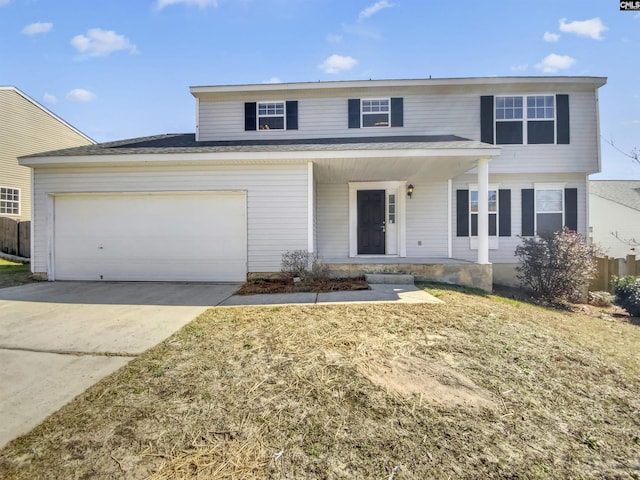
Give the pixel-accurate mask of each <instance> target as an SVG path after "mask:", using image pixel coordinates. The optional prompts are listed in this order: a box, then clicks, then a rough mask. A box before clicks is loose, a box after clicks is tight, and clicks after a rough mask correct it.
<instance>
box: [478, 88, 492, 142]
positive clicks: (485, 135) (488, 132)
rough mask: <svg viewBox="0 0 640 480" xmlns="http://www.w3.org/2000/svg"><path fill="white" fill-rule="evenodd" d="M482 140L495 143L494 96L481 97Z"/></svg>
mask: <svg viewBox="0 0 640 480" xmlns="http://www.w3.org/2000/svg"><path fill="white" fill-rule="evenodd" d="M480 141H481V142H484V143H491V144H493V96H492V95H484V96H482V97H480Z"/></svg>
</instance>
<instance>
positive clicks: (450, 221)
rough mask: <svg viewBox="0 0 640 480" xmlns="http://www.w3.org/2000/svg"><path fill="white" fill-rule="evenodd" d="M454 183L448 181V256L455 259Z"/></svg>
mask: <svg viewBox="0 0 640 480" xmlns="http://www.w3.org/2000/svg"><path fill="white" fill-rule="evenodd" d="M452 195H453V181H452V180H451V179H449V180H447V244H448V245H447V256H448V258H453V218H452V215H453V202H452V200H451V199H452Z"/></svg>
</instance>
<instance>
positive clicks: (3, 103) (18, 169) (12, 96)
mask: <svg viewBox="0 0 640 480" xmlns="http://www.w3.org/2000/svg"><path fill="white" fill-rule="evenodd" d="M93 143H95V142H94V141H93V140H91V139H90V138H89V137H87V136H86V135H84V134H83V133H82V132H80V131H78V130H76V129H75V128H73V127H72V126H71V125H69V124H68V123H67V122H65V121H64V120H62V119H61V118H59V117H57V116H56V115H54V114H53V113H51V112H50V111H49V110H47V109H46V108H45V107H43V106H42V105H40V104H39V103H38V102H36V101H35V100H33V99H32V98H30V97H28V96H27V95H25V94H24V93H23V92H21V91H20V90H18V89H17V88H15V87H0V216H3V217H10V218H14V219H16V220H29V219H30V218H31V169H30V168H28V167H25V166H22V165H19V164H18V157H21V156H23V155H31V154H34V153H38V152H47V151H50V150H59V149H61V148H69V147H79V146H82V145H90V144H93Z"/></svg>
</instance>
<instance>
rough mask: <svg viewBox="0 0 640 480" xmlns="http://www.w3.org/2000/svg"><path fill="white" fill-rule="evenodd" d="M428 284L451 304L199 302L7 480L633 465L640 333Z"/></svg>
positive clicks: (468, 473) (3, 467)
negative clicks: (194, 313)
mask: <svg viewBox="0 0 640 480" xmlns="http://www.w3.org/2000/svg"><path fill="white" fill-rule="evenodd" d="M429 291H430V293H434V294H436V295H437V296H439V297H440V298H442V299H443V300H444V301H445V302H446V303H445V304H419V305H413V304H357V305H314V306H285V307H279V308H268V307H247V308H215V309H210V310H208V311H207V312H205V313H204V314H203V315H201V316H200V317H199V318H198V319H197V320H195V321H194V322H192V323H191V324H189V325H187V326H186V327H185V328H183V329H182V330H181V331H180V332H178V333H177V334H175V335H173V336H172V337H171V338H170V339H168V340H167V341H165V342H163V343H162V344H160V345H158V346H157V347H155V348H153V349H151V350H149V351H148V352H146V353H145V354H144V355H141V356H140V357H138V358H137V359H135V360H134V361H132V362H131V363H130V364H129V365H127V366H126V367H124V368H122V369H120V370H119V371H117V372H115V373H114V374H113V375H111V376H110V377H108V378H106V379H104V380H102V381H101V382H99V383H98V384H96V385H95V386H93V387H92V388H90V389H89V390H88V391H86V392H85V393H84V394H82V395H80V396H79V397H77V398H76V399H75V400H74V401H73V402H71V403H69V404H68V405H66V406H65V407H63V408H62V409H61V410H60V411H58V412H57V413H55V414H54V415H52V416H51V417H49V418H48V419H47V420H46V421H45V422H43V423H42V424H41V425H40V426H38V427H37V428H36V429H34V430H33V431H32V432H31V433H29V434H28V435H25V436H23V437H21V438H18V439H16V440H14V441H13V442H11V443H10V444H9V445H8V446H7V447H5V448H4V449H3V450H2V451H0V477H2V478H11V479H23V478H24V479H27V478H28V479H31V478H152V479H178V478H194V479H195V478H223V479H225V478H226V479H286V478H322V479H337V478H346V479H361V478H367V479H369V478H373V479H376V478H380V479H383V478H385V479H386V478H389V477H390V475H391V474H392V472H393V475H394V476H393V478H394V480H404V479H416V480H417V479H425V478H434V479H440V478H457V479H476V478H523V479H534V478H545V479H546V478H551V479H566V478H576V479H585V478H611V479H614V478H615V479H626V478H628V479H634V478H638V474H639V472H640V417H639V415H638V412H639V411H640V396H639V392H640V358H638V355H637V353H638V345H639V344H640V328H638V327H636V326H634V325H632V324H630V323H628V322H622V321H615V322H614V321H606V320H603V319H599V318H594V317H591V316H588V315H584V314H580V313H574V312H567V311H558V310H549V309H544V308H541V307H536V306H532V305H529V304H526V303H520V304H517V305H514V304H511V303H505V302H503V301H497V300H496V299H495V298H494V297H491V296H485V295H477V294H469V293H463V292H460V291H456V289H452V288H449V286H441V285H431V286H430V287H429ZM394 469H395V470H394Z"/></svg>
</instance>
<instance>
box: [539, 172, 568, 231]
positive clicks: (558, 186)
mask: <svg viewBox="0 0 640 480" xmlns="http://www.w3.org/2000/svg"><path fill="white" fill-rule="evenodd" d="M566 185H567V184H566V183H534V184H533V231H534V233H535V234H536V236H537V235H538V191H539V190H560V192H561V193H560V198H561V199H562V212H558V211H554V212H540V213H562V225H564V224H565V215H566V210H567V208H566V205H565V202H564V190H565V188H566Z"/></svg>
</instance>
